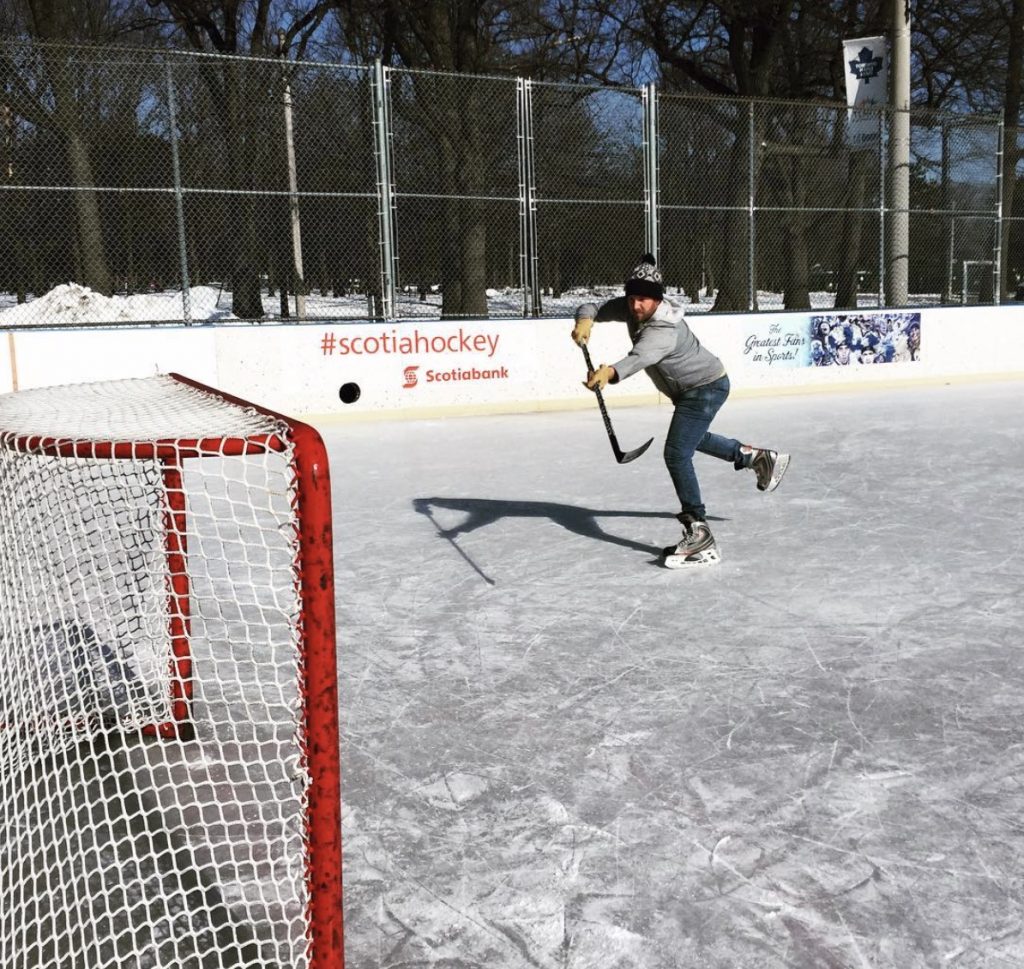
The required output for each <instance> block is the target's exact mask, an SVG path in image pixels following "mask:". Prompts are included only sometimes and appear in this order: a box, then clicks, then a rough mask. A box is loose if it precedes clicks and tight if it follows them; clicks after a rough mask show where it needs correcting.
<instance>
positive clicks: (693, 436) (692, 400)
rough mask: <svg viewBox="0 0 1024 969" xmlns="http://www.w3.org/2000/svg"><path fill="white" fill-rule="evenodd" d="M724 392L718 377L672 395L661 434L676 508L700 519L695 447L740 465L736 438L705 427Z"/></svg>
mask: <svg viewBox="0 0 1024 969" xmlns="http://www.w3.org/2000/svg"><path fill="white" fill-rule="evenodd" d="M728 396H729V378H728V377H719V378H718V380H714V381H712V382H711V383H709V384H704V385H703V386H701V387H694V388H692V389H691V390H687V391H684V392H683V393H682V394H681V395H680V396H679V397H678V398H676V402H675V411H674V413H673V414H672V422H671V423H670V424H669V426H668V435H667V436H666V438H665V465H666V466H667V467H668V473H669V474H670V475H671V476H672V484H674V485H675V488H676V494H677V495H678V496H679V504H680V511H681V513H682V514H684V515H692V516H693V517H694V518H700V519H703V518H704V514H705V510H704V503H703V502H702V501H701V499H700V485H699V484H698V482H697V474H696V472H695V471H694V470H693V454H694V452H695V451H700V452H701V453H702V454H710V455H712V457H716V458H721V459H722V460H723V461H732V463H733V467H734V468H740V467H742V466H743V458H742V456H741V455H740V442H739V441H736V440H734V439H733V438H731V437H723V436H722V435H721V434H712V433H711V432H710V431H709V430H708V428H709V427H710V426H711V422H712V421H713V420H714V419H715V414H717V413H718V411H719V408H721V406H722V404H724V403H725V401H726V398H727V397H728Z"/></svg>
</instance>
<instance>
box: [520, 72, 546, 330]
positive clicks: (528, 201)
mask: <svg viewBox="0 0 1024 969" xmlns="http://www.w3.org/2000/svg"><path fill="white" fill-rule="evenodd" d="M516 141H517V143H518V146H519V276H520V280H521V282H522V285H523V315H524V316H540V315H541V313H542V312H543V308H542V306H541V298H540V273H539V261H540V254H539V252H538V249H539V243H538V240H537V169H536V157H535V155H534V139H533V82H532V81H529V80H526V79H524V78H516Z"/></svg>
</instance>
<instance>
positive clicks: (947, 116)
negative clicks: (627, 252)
mask: <svg viewBox="0 0 1024 969" xmlns="http://www.w3.org/2000/svg"><path fill="white" fill-rule="evenodd" d="M36 49H48V50H65V51H70V52H76V53H83V54H84V53H86V52H88V53H89V54H90V55H91V56H92V57H93V58H94V60H99V57H98V56H97V55H102V54H104V53H109V54H129V55H138V56H144V57H147V58H150V59H153V60H157V61H159V60H161V59H164V58H166V59H167V60H168V61H171V60H175V61H189V60H210V61H229V62H237V61H245V62H251V63H258V64H273V65H277V66H280V65H281V63H282V61H286V60H287V59H285V58H282V57H279V56H258V55H253V54H223V53H220V52H217V51H199V50H181V49H176V48H163V47H147V46H144V45H141V44H139V45H132V44H123V43H122V44H109V43H97V42H88V41H79V42H75V43H69V42H67V41H39V40H28V39H19V38H2V39H0V51H2V50H8V51H15V50H20V51H22V52H24V51H31V50H36ZM287 63H288V64H289V66H291V67H293V68H294V67H304V68H313V69H316V68H331V69H344V70H348V71H354V72H357V73H359V72H369V71H371V70H372V69H373V65H372V64H360V63H355V62H352V61H336V60H310V59H303V60H287ZM385 67H387V69H388V70H389V71H391V72H393V73H396V74H403V75H427V76H433V77H458V78H464V79H466V80H489V81H506V82H510V83H511V82H514V81H519V80H528V81H530V83H531V84H533V85H534V86H537V87H559V88H566V87H570V88H574V89H577V90H581V91H595V92H596V91H620V92H622V93H623V94H628V95H633V96H642V95H643V93H644V91H645V90H646V89H647V88H646V86H639V87H630V86H626V85H620V84H594V83H589V84H588V83H580V82H576V81H570V80H565V81H557V80H539V79H536V78H530V77H526V78H524V77H522V76H520V75H516V74H473V73H467V72H462V71H444V70H434V69H431V68H421V67H401V66H392V65H385ZM655 89H656V90H657V91H658V97H659V98H661V99H662V100H663V101H668V102H671V101H703V102H709V101H711V102H719V103H721V102H732V103H735V104H743V105H750V104H765V105H780V106H791V107H803V108H812V107H813V108H821V109H828V110H831V111H840V110H849V106H848V105H847V104H845V103H844V102H842V101H839V100H830V99H827V98H804V99H799V98H777V97H770V96H762V95H756V96H755V95H742V94H716V93H712V92H710V91H706V92H701V91H664V90H662V89H660V88H658V87H657V85H655ZM857 110H858V111H863V112H867V113H871V112H873V113H877V114H886V113H892V112H893V111H894V110H896V109H893V108H892V107H891V106H890V105H887V104H879V105H863V106H858V108H857ZM898 110H899V111H907V112H908V113H909V114H910V115H912V116H913V118H914V119H915V120H921V119H926V118H930V119H931V120H932V121H933V122H934V123H940V122H945V123H958V124H979V125H983V124H1001V123H1002V116H1001V115H999V114H998V113H992V114H986V113H971V114H967V115H965V114H957V113H954V112H949V111H943V110H940V109H937V108H930V107H927V106H925V105H919V104H918V105H915V104H912V105H910V107H909V108H901V109H898Z"/></svg>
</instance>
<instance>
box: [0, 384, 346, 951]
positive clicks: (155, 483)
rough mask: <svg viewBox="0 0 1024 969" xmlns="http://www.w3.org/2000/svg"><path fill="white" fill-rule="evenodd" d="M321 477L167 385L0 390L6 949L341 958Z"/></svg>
mask: <svg viewBox="0 0 1024 969" xmlns="http://www.w3.org/2000/svg"><path fill="white" fill-rule="evenodd" d="M332 554H333V549H332V539H331V526H330V481H329V475H328V472H327V462H326V456H325V454H324V450H323V445H322V442H321V441H320V438H319V436H318V435H317V434H316V432H315V431H313V430H312V429H311V428H309V427H308V426H306V425H303V424H300V423H297V422H293V421H289V420H287V419H285V418H283V417H280V416H279V415H276V414H273V413H271V412H269V411H266V410H262V409H259V408H256V407H254V406H252V405H249V404H246V403H245V402H243V401H237V400H235V399H233V398H230V397H227V396H225V395H222V394H219V393H218V392H216V391H213V390H212V389H210V388H206V387H203V386H202V385H199V384H195V383H193V382H191V381H188V380H186V379H185V378H182V377H178V376H177V375H165V376H159V377H153V378H146V379H142V380H123V381H110V382H105V383H98V384H83V385H78V386H69V387H60V388H46V389H40V390H31V391H21V392H18V393H14V394H8V395H5V396H3V397H0V952H2V953H3V960H2V961H3V966H4V967H5V969H8V967H12V969H20V967H26V969H27V967H29V966H32V967H36V966H44V965H45V966H54V967H61V969H63V967H68V969H71V967H75V969H82V967H95V969H103V967H108V966H110V967H115V966H116V967H122V966H129V965H130V966H133V967H139V969H145V967H175V969H179V967H180V969H209V967H221V966H225V967H226V966H232V967H243V966H245V967H253V969H256V967H259V969H265V967H278V966H279V967H289V969H291V967H308V969H325V967H327V966H330V967H332V969H334V967H340V966H341V965H342V964H343V956H342V930H341V846H340V837H341V835H340V795H339V773H338V726H337V683H336V671H335V653H334V601H333V570H332Z"/></svg>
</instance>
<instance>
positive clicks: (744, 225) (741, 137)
mask: <svg viewBox="0 0 1024 969" xmlns="http://www.w3.org/2000/svg"><path fill="white" fill-rule="evenodd" d="M750 137H751V131H750V124H749V120H748V117H747V115H746V114H743V115H741V116H740V117H739V118H737V124H736V137H735V139H734V141H733V147H732V151H731V152H730V158H729V175H730V178H729V184H730V197H731V205H730V208H729V210H728V211H727V212H726V213H725V237H724V239H722V241H721V245H722V258H721V260H720V261H719V267H720V271H719V273H718V294H717V296H716V297H715V304H714V310H715V312H718V313H736V312H744V313H745V312H747V311H748V310H756V309H757V288H756V285H755V284H754V281H753V280H751V278H750V273H751V268H750V246H751V238H750V214H749V210H748V206H749V204H750V184H751V182H752V181H753V182H754V183H755V184H756V181H757V178H756V175H757V173H756V168H757V166H759V164H760V152H754V153H753V158H754V162H753V164H754V166H755V172H754V173H753V176H752V175H751V172H750V166H751V154H752V153H751V143H750ZM754 137H755V144H756V137H757V136H756V134H755V135H754ZM751 292H753V305H751Z"/></svg>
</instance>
